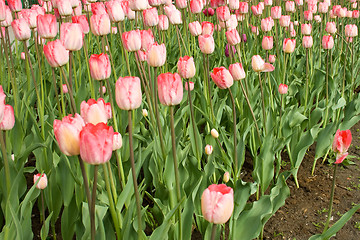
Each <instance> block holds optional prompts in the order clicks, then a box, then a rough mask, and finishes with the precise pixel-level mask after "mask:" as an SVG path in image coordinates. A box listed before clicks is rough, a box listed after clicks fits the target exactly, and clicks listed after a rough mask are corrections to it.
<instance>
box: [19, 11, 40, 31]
mask: <svg viewBox="0 0 360 240" xmlns="http://www.w3.org/2000/svg"><path fill="white" fill-rule="evenodd" d="M20 13H21V18H23V19H25V21H26V22H27V24H28V25H29V27H30V28H31V29H34V28H36V17H37V15H39V14H38V13H37V12H36V11H35V10H32V9H23V10H21V12H20Z"/></svg>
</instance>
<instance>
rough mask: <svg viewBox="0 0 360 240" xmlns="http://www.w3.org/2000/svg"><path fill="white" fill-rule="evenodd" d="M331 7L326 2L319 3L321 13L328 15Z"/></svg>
mask: <svg viewBox="0 0 360 240" xmlns="http://www.w3.org/2000/svg"><path fill="white" fill-rule="evenodd" d="M328 11H329V5H328V4H327V3H326V2H319V13H327V12H328Z"/></svg>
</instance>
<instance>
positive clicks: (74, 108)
mask: <svg viewBox="0 0 360 240" xmlns="http://www.w3.org/2000/svg"><path fill="white" fill-rule="evenodd" d="M60 70H61V72H62V74H63V77H64V80H65V84H66V86H67V87H68V89H69V96H70V104H71V110H72V113H73V114H75V113H76V104H75V99H74V95H73V92H72V91H71V90H70V89H71V88H70V85H69V82H68V80H67V78H66V74H65V72H64V69H63V68H62V67H60Z"/></svg>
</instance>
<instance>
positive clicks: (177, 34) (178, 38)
mask: <svg viewBox="0 0 360 240" xmlns="http://www.w3.org/2000/svg"><path fill="white" fill-rule="evenodd" d="M176 27H177V26H176ZM176 36H177V40H178V44H179V53H180V57H182V56H183V55H182V51H181V43H180V37H179V33H178V31H176Z"/></svg>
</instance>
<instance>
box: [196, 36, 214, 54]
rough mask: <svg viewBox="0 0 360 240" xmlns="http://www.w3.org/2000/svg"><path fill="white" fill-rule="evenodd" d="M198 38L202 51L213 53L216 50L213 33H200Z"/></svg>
mask: <svg viewBox="0 0 360 240" xmlns="http://www.w3.org/2000/svg"><path fill="white" fill-rule="evenodd" d="M198 40H199V47H200V50H201V52H202V53H204V54H211V53H213V52H214V49H215V43H214V38H213V36H212V35H209V34H205V35H200V36H199V38H198Z"/></svg>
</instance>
